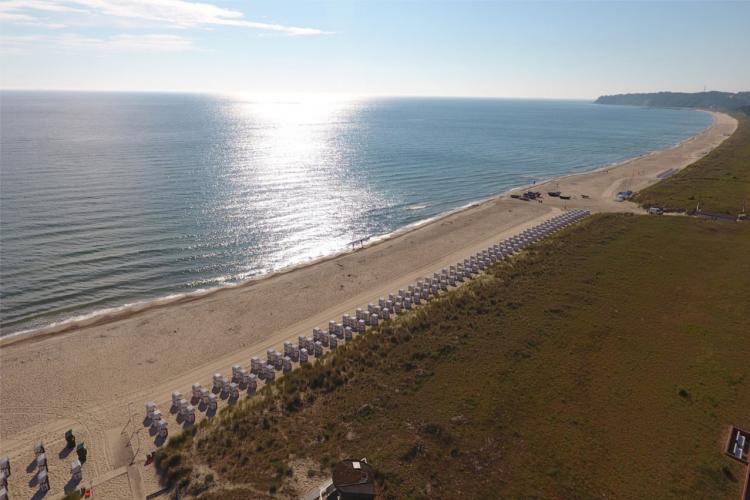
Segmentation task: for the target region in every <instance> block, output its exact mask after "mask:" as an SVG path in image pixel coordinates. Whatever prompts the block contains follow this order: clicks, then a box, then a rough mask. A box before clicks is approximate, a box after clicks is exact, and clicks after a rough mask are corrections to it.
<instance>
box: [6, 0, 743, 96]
mask: <svg viewBox="0 0 750 500" xmlns="http://www.w3.org/2000/svg"><path fill="white" fill-rule="evenodd" d="M748 21H750V1H740V2H728V3H725V2H717V1H709V2H677V1H669V2H632V1H628V2H614V1H607V0H604V1H599V2H573V1H567V0H560V1H555V2H544V3H542V2H528V1H527V2H505V1H467V0H459V1H442V0H400V1H388V0H375V1H372V0H339V1H316V0H289V1H286V0H255V1H240V0H205V1H202V2H197V1H189V0H0V88H3V89H61V90H121V91H129V90H137V91H172V92H214V93H239V94H247V95H279V94H305V95H307V94H313V95H333V96H340V95H351V96H367V95H378V96H381V95H399V96H406V95H424V96H488V97H489V96H492V97H541V98H569V99H591V98H595V97H596V96H598V95H602V94H613V93H623V92H651V91H659V90H671V91H684V92H697V91H701V90H703V89H704V88H707V89H709V90H724V91H738V90H750V56H749V55H748V54H750V29H749V28H748V26H749V25H750V24H749V23H748Z"/></svg>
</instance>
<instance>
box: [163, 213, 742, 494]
mask: <svg viewBox="0 0 750 500" xmlns="http://www.w3.org/2000/svg"><path fill="white" fill-rule="evenodd" d="M748 255H750V225H748V224H735V223H721V222H710V221H701V220H695V219H690V218H675V217H643V216H640V217H639V216H627V215H602V216H596V217H593V218H591V219H590V220H588V221H586V222H584V223H582V224H580V225H578V226H576V227H574V228H573V229H571V230H569V231H567V232H566V233H565V234H563V235H561V236H559V237H556V238H553V239H551V240H549V241H546V242H544V243H542V244H540V245H538V246H537V247H536V248H534V249H533V250H532V251H530V252H527V253H526V254H525V255H523V256H522V257H520V258H517V259H515V260H513V261H512V262H510V263H503V264H500V265H498V266H496V267H495V268H494V269H493V270H492V271H491V272H490V273H489V274H488V275H487V276H485V277H483V278H481V279H479V280H477V281H475V282H472V283H470V284H468V285H467V286H464V287H462V288H461V289H460V290H458V291H456V292H454V293H451V294H449V295H447V296H445V297H444V298H442V299H440V300H438V301H436V302H433V303H431V304H429V305H428V306H426V307H423V308H421V309H420V310H418V311H416V312H414V313H411V314H409V315H407V316H405V317H402V318H400V319H399V320H398V321H395V322H390V323H387V324H386V325H384V326H382V327H381V328H379V331H378V332H374V333H372V334H368V335H367V336H366V337H364V338H361V339H359V340H358V341H356V342H354V343H353V344H350V345H348V346H347V347H346V348H345V349H342V350H340V351H339V352H338V353H336V354H335V355H333V356H328V357H327V358H325V363H319V364H316V365H314V366H310V367H308V368H305V369H302V370H298V371H295V372H293V373H292V374H291V375H290V376H288V377H286V378H285V379H282V380H281V381H279V382H277V383H276V384H275V386H274V387H273V388H268V389H266V390H265V397H262V398H254V399H253V400H247V401H243V402H242V404H240V405H238V406H236V407H233V408H231V409H229V410H228V411H224V412H221V414H220V416H219V417H218V418H216V419H214V420H213V421H212V422H211V423H210V424H206V425H201V426H200V427H199V429H198V430H197V432H191V433H186V434H184V435H183V436H182V437H180V438H178V439H176V440H175V439H172V440H171V442H170V444H169V446H168V447H167V448H166V449H165V450H164V451H163V452H162V453H161V454H160V455H159V457H158V462H159V468H160V470H161V471H162V474H163V475H164V478H165V480H167V481H170V482H171V483H172V484H175V485H178V487H180V488H181V489H182V490H183V491H187V492H191V493H193V494H200V493H201V492H203V494H204V496H205V497H206V498H247V497H259V496H262V495H264V494H268V493H269V492H273V493H275V494H277V495H279V496H286V495H289V494H290V491H289V490H288V486H287V484H288V478H289V476H290V474H291V469H290V467H289V464H290V463H293V461H294V460H295V459H300V458H306V459H311V460H312V462H313V463H315V464H316V465H315V466H311V467H310V468H309V470H308V471H307V473H308V474H309V475H311V476H316V475H319V474H325V473H327V472H328V471H329V468H330V466H331V465H332V464H333V463H335V461H337V460H339V459H342V458H346V457H349V458H351V457H354V458H361V457H367V458H368V460H369V461H370V463H371V464H372V465H373V466H374V467H375V468H376V470H377V472H378V488H379V491H380V493H381V494H382V496H383V497H413V498H436V497H447V496H457V497H464V498H490V497H532V498H533V497H538V498H573V497H575V498H593V497H597V498H601V497H611V498H639V499H640V498H678V497H690V498H736V497H737V496H738V495H739V492H740V488H741V484H740V483H741V478H742V475H743V473H744V471H743V469H742V468H741V467H740V466H739V465H738V464H737V463H736V462H734V461H732V460H731V459H729V458H728V457H726V456H724V455H723V454H722V446H723V440H724V439H725V432H726V430H727V426H728V425H729V424H737V425H740V426H744V427H746V428H750V412H748V410H747V409H748V408H750V390H749V389H750V388H749V387H748V383H750V374H749V373H748V367H749V364H748V356H749V355H750V335H748V332H749V331H750V314H749V313H748V311H750V259H748ZM207 474H211V478H210V480H207V477H206V476H207ZM204 490H205V491H204Z"/></svg>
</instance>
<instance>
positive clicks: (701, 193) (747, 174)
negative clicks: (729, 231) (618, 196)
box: [634, 112, 750, 214]
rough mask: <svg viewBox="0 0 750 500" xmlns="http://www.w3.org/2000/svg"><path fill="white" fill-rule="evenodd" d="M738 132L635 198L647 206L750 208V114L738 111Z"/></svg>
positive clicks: (715, 209)
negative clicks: (746, 204)
mask: <svg viewBox="0 0 750 500" xmlns="http://www.w3.org/2000/svg"><path fill="white" fill-rule="evenodd" d="M734 116H735V117H736V118H737V119H738V120H739V126H738V128H737V131H736V132H735V133H734V134H733V135H732V137H730V138H728V139H727V140H726V141H725V142H724V143H723V144H722V145H721V146H719V147H718V148H717V149H715V150H714V151H712V152H711V154H709V155H708V156H706V157H705V158H703V159H701V160H698V161H697V162H695V163H694V164H692V165H691V166H689V167H687V168H686V169H684V170H683V171H682V172H679V173H678V174H676V175H674V176H673V177H670V178H668V179H665V180H663V181H661V182H659V183H657V184H654V185H653V186H651V187H649V188H646V189H644V190H642V191H640V192H639V193H637V194H636V196H635V197H634V201H636V202H637V203H640V204H642V205H644V206H646V207H650V206H658V207H670V208H684V209H686V210H692V209H694V208H695V207H696V204H697V203H698V202H699V201H700V206H701V209H702V210H707V211H712V212H722V213H727V214H737V213H739V212H740V211H741V209H742V206H743V203H744V202H747V203H748V205H749V206H748V210H750V116H748V115H747V114H744V113H740V112H737V113H735V114H734Z"/></svg>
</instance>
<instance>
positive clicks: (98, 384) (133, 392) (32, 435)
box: [0, 113, 736, 498]
mask: <svg viewBox="0 0 750 500" xmlns="http://www.w3.org/2000/svg"><path fill="white" fill-rule="evenodd" d="M713 115H714V119H715V121H714V124H713V125H712V126H711V127H709V128H708V129H706V130H705V131H704V132H702V133H701V134H699V135H697V136H695V137H693V138H691V139H688V140H687V141H684V142H683V143H681V144H679V145H678V146H675V147H674V148H671V149H667V150H663V151H658V152H654V153H651V154H649V155H645V156H642V157H639V158H636V159H633V160H630V161H627V162H624V163H622V164H620V165H617V166H611V167H608V168H604V169H600V170H598V171H594V172H588V173H582V174H576V175H571V176H566V177H563V178H560V179H557V180H554V181H548V182H545V183H541V184H538V185H536V186H534V188H533V189H534V190H538V191H542V192H543V193H545V194H546V192H547V191H549V190H553V189H555V190H560V191H562V192H563V193H564V194H569V195H571V197H572V199H570V200H560V199H556V198H550V197H547V196H545V197H544V200H543V203H537V202H535V201H533V202H525V201H520V200H516V199H512V198H510V196H509V194H510V193H506V194H504V195H501V196H499V197H497V198H494V199H491V200H488V201H485V202H483V203H480V204H477V205H475V206H472V207H470V208H467V209H465V210H462V211H460V212H456V213H453V214H450V215H448V216H445V217H442V218H439V219H437V220H434V221H432V222H429V223H427V224H424V225H422V226H420V227H417V228H416V229H413V230H411V231H408V232H405V233H403V234H400V235H397V236H394V237H393V238H390V239H388V240H385V241H382V242H379V243H376V244H373V245H371V246H368V247H365V248H363V249H359V250H357V251H353V252H350V253H346V254H343V255H339V256H336V257H333V258H328V259H323V260H321V261H318V262H316V263H313V264H310V265H306V266H302V267H299V268H296V269H293V270H290V271H288V272H282V273H277V274H275V275H272V276H270V277H268V278H264V279H261V280H256V281H252V282H249V283H246V284H244V285H242V286H240V287H237V288H229V289H223V290H220V291H217V292H214V293H210V294H208V295H205V296H203V297H200V298H189V299H183V300H181V301H178V302H174V303H170V304H167V305H162V306H158V307H150V308H146V309H144V310H140V311H129V312H128V313H125V314H121V315H119V316H117V317H100V318H97V319H96V320H93V321H90V322H89V323H90V324H78V325H74V326H71V327H69V328H67V329H65V330H64V331H56V332H51V331H49V332H46V333H45V334H41V335H32V336H25V337H17V338H13V339H6V340H3V341H0V375H1V376H0V456H4V455H8V456H10V458H11V461H12V464H13V475H12V476H11V478H10V492H9V493H10V494H11V498H28V497H31V496H32V495H33V494H34V492H35V490H36V488H35V487H33V486H30V485H29V481H30V480H31V478H32V476H33V472H31V471H29V472H27V471H26V468H27V465H28V464H29V463H30V462H31V459H32V458H33V451H32V447H33V443H34V442H35V441H36V440H38V439H43V440H44V441H45V444H47V448H48V453H47V455H48V458H49V461H50V482H51V486H52V491H51V495H50V497H51V498H55V497H57V496H58V495H59V494H62V491H63V486H64V485H65V484H66V483H67V482H68V479H69V465H68V463H69V461H70V460H72V458H73V456H68V457H65V458H61V457H60V456H59V452H60V451H61V450H62V447H63V443H64V438H63V435H64V432H65V430H67V429H68V428H72V429H73V430H74V432H75V433H76V435H77V436H79V441H81V440H82V441H85V442H86V445H87V447H88V449H89V461H88V462H87V463H86V464H85V465H84V467H83V473H84V481H83V484H86V485H88V484H94V485H95V489H96V487H98V488H99V489H100V491H113V493H111V494H112V495H117V496H118V497H120V496H123V497H128V495H130V496H131V497H132V498H143V497H144V495H148V494H151V493H153V492H155V491H158V490H159V489H160V487H159V485H158V482H157V480H156V477H155V475H154V472H153V466H144V465H143V462H144V457H145V454H146V453H148V452H149V451H151V450H152V449H154V447H155V444H154V437H153V436H151V435H149V431H148V429H147V428H145V427H143V425H142V420H143V414H144V411H143V410H144V407H143V404H144V403H145V402H146V401H155V402H156V403H157V404H158V405H159V408H160V409H161V410H162V412H163V413H165V414H166V413H167V412H168V410H169V406H170V404H169V401H170V394H171V392H172V391H173V390H179V391H182V393H183V394H186V395H187V394H189V392H190V386H191V384H192V383H194V382H199V383H202V384H204V385H209V384H210V382H211V375H212V374H213V373H214V372H221V373H223V374H227V373H231V370H230V367H231V366H232V365H233V364H241V365H243V366H247V365H248V364H249V360H250V357H251V356H254V355H258V356H260V357H262V358H263V359H264V358H265V350H266V349H267V348H275V349H279V350H281V344H282V342H283V341H285V340H292V341H295V342H296V339H297V336H298V335H310V333H311V331H312V328H313V327H315V326H325V325H327V323H328V320H330V319H337V320H340V318H341V315H342V314H344V313H352V312H353V311H354V309H355V308H357V307H361V306H363V305H366V304H367V303H368V302H375V301H377V299H378V297H383V296H387V294H388V293H390V292H395V291H396V290H398V289H399V288H405V287H406V285H408V284H409V283H413V282H414V281H416V280H417V279H418V278H421V277H424V276H431V275H432V273H433V272H434V271H436V270H439V269H441V268H442V267H447V266H448V265H449V264H453V263H455V262H457V261H459V260H463V259H464V258H465V257H467V256H468V255H470V254H473V253H475V252H476V251H478V250H480V249H484V248H486V247H487V246H489V245H490V244H492V243H496V242H497V241H498V240H500V239H502V238H504V237H507V236H510V235H512V234H515V233H517V232H519V231H521V230H523V229H524V228H525V227H528V226H530V225H533V224H536V223H539V222H541V221H542V220H545V219H548V218H550V217H553V216H554V215H556V214H557V213H560V211H561V210H563V209H565V208H587V209H589V210H591V211H592V212H602V211H608V212H610V211H632V212H641V211H642V210H640V209H639V208H638V207H636V206H635V205H634V204H631V203H628V202H626V203H618V202H616V201H614V196H615V194H616V193H617V192H618V191H621V190H624V189H631V190H633V191H637V190H638V189H641V188H643V187H645V186H648V185H650V184H653V183H655V182H657V181H658V180H659V177H658V176H659V175H660V174H662V173H664V172H665V171H667V170H669V169H681V168H684V167H685V166H687V165H689V164H690V163H692V162H694V161H695V160H696V159H698V158H700V157H702V156H704V155H705V154H706V153H708V152H709V151H710V150H711V149H713V148H714V147H716V146H717V145H718V144H720V143H721V142H722V141H723V140H724V139H725V138H726V137H728V136H729V135H731V133H732V132H733V131H734V129H735V128H736V121H735V120H734V119H733V118H731V117H729V116H728V115H725V114H721V113H713ZM515 191H522V189H521V188H519V189H518V190H515ZM582 195H586V196H588V198H583V197H582ZM243 397H244V396H243ZM131 403H132V404H131ZM223 405H226V402H222V403H220V407H221V406H223ZM131 415H132V418H131ZM202 415H203V414H200V417H201V418H202ZM168 421H169V425H170V431H171V432H172V433H174V432H177V430H178V428H179V426H178V424H177V422H176V420H175V419H174V416H172V415H170V416H169V418H168ZM73 455H74V454H73ZM133 459H134V464H135V465H133V466H130V467H128V466H129V464H130V462H131V460H133ZM123 474H125V476H124V477H127V479H128V481H124V479H123ZM118 485H119V486H118ZM121 490H122V491H121ZM125 490H127V492H126V491H125Z"/></svg>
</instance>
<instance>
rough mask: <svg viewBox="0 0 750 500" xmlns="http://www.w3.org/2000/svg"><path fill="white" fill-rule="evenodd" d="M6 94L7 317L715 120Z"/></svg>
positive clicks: (623, 152) (527, 177) (236, 280)
mask: <svg viewBox="0 0 750 500" xmlns="http://www.w3.org/2000/svg"><path fill="white" fill-rule="evenodd" d="M0 106H2V109H0V120H1V121H2V122H1V123H0V126H1V127H2V135H1V136H0V155H1V156H0V160H2V161H1V164H2V169H1V170H0V209H1V210H2V214H3V216H2V218H0V232H2V258H1V259H0V274H1V276H2V278H1V280H2V288H1V290H0V323H1V325H2V327H1V329H0V334H2V335H8V334H14V333H17V332H21V331H29V330H35V329H38V328H44V327H48V326H49V325H58V326H56V327H55V328H58V327H59V325H63V328H66V327H68V326H69V325H73V324H76V323H80V322H90V321H97V319H96V318H97V317H101V316H102V315H104V316H111V315H113V314H114V315H121V314H129V313H130V310H131V308H134V307H135V308H144V307H151V306H150V305H149V304H151V303H152V301H154V300H155V301H156V302H155V304H161V303H163V302H164V301H169V300H175V301H179V300H189V297H191V296H192V295H191V294H199V295H200V294H204V293H210V291H212V290H215V289H217V288H222V287H225V286H237V285H238V284H240V283H243V282H245V281H246V280H254V279H258V278H259V277H262V276H266V275H268V273H271V272H278V270H280V269H287V268H288V267H289V266H297V265H303V264H304V263H309V262H311V261H313V260H315V259H319V258H326V256H330V255H333V254H335V253H337V252H342V251H346V250H347V249H348V248H350V246H351V243H352V242H358V241H359V242H366V244H371V243H374V242H377V241H380V240H381V239H383V238H386V237H388V235H392V234H394V233H398V232H399V231H403V230H406V229H408V228H412V227H415V226H418V225H421V224H424V223H426V222H429V221H430V220H434V219H435V218H436V217H440V216H442V215H443V214H445V213H449V212H451V211H453V210H457V209H459V208H460V207H464V206H467V205H472V204H475V203H476V201H475V200H482V199H486V198H488V197H490V196H492V195H494V194H495V193H499V192H502V191H504V190H507V189H509V188H511V187H513V186H518V185H525V184H532V183H534V182H540V181H542V180H544V179H547V178H551V177H557V176H560V175H564V174H569V173H573V172H580V171H585V170H590V169H593V168H597V167H600V166H602V165H607V164H613V163H617V162H621V161H623V160H625V159H627V158H631V157H634V156H639V155H643V154H648V152H649V151H653V150H656V149H663V148H665V147H670V146H672V145H674V144H676V143H678V142H680V141H682V140H685V139H686V138H688V137H690V136H692V135H694V134H695V133H697V132H699V131H700V130H701V129H703V128H705V127H706V126H707V125H708V124H709V123H710V118H709V117H708V116H707V115H706V114H704V113H698V112H691V111H683V110H648V109H639V108H626V107H617V106H596V105H592V104H590V103H584V102H565V101H514V100H481V99H464V100H462V99H373V100H361V101H342V102H338V103H335V102H332V103H323V104H321V103H305V102H300V103H289V102H285V103H254V102H246V101H239V100H235V99H230V98H224V97H214V96H198V95H165V94H96V93H92V94H87V93H42V92H38V93H24V92H3V93H2V99H0ZM549 117H554V119H549ZM165 297H171V298H170V299H167V298H165ZM102 311H104V312H102ZM65 325H68V326H65Z"/></svg>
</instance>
